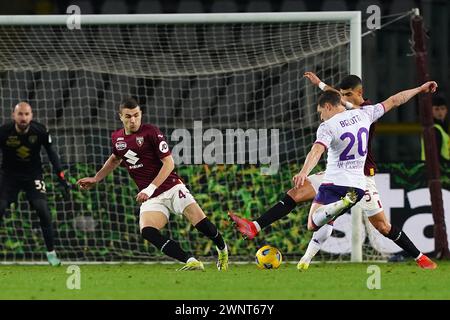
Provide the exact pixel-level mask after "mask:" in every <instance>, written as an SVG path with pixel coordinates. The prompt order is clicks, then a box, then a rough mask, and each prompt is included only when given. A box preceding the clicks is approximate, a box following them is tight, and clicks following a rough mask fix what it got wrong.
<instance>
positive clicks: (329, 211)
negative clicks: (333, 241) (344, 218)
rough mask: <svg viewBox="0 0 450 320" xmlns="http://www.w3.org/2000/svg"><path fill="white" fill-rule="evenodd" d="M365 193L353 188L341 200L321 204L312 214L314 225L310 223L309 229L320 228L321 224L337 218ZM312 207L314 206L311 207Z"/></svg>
mask: <svg viewBox="0 0 450 320" xmlns="http://www.w3.org/2000/svg"><path fill="white" fill-rule="evenodd" d="M362 195H363V193H361V194H358V193H357V192H356V191H355V190H354V189H351V190H349V191H348V192H347V194H346V195H345V196H344V197H342V198H341V200H338V201H335V202H332V203H328V204H326V205H321V206H320V207H318V208H317V209H315V210H314V211H315V212H314V214H313V215H312V218H311V222H312V224H313V225H312V226H311V225H310V224H308V229H310V230H318V228H320V227H321V226H323V225H325V224H327V223H328V222H330V221H333V220H335V219H336V218H337V217H338V216H340V215H341V214H342V213H344V212H345V211H347V210H348V209H349V208H351V207H352V206H353V205H354V204H355V203H356V202H357V201H358V200H359V199H360V198H361V197H362ZM311 208H312V207H311Z"/></svg>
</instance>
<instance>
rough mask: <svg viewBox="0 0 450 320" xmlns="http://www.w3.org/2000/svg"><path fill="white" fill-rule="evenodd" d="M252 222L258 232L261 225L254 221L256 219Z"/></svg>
mask: <svg viewBox="0 0 450 320" xmlns="http://www.w3.org/2000/svg"><path fill="white" fill-rule="evenodd" d="M253 224H254V225H255V227H256V230H258V232H260V231H261V226H260V225H259V223H258V222H256V221H253Z"/></svg>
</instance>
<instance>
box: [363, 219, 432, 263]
mask: <svg viewBox="0 0 450 320" xmlns="http://www.w3.org/2000/svg"><path fill="white" fill-rule="evenodd" d="M368 219H369V221H370V223H371V224H372V225H373V226H374V227H375V229H377V230H378V231H379V232H380V233H381V234H382V235H384V236H385V237H386V238H388V239H391V240H392V241H393V242H394V243H395V244H396V245H398V246H399V247H400V248H402V249H403V250H405V251H406V252H407V253H408V254H409V255H410V256H411V257H413V258H414V259H415V260H416V262H417V265H418V266H419V267H420V268H423V269H436V268H437V264H436V263H435V262H433V261H432V260H431V259H430V258H428V257H427V256H426V255H424V254H423V253H422V252H420V250H419V249H417V247H416V246H415V245H414V243H413V242H412V241H411V240H410V239H409V237H408V236H407V235H406V233H405V232H404V231H403V230H401V229H400V228H398V227H397V226H395V225H391V224H390V223H389V222H388V221H387V219H386V216H385V214H384V211H380V212H378V213H376V214H375V215H371V216H369V217H368Z"/></svg>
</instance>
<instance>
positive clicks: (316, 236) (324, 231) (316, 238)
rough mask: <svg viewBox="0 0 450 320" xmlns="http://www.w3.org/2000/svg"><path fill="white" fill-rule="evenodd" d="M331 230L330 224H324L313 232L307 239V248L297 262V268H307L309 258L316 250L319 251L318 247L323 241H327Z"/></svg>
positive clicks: (311, 257)
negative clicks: (308, 239)
mask: <svg viewBox="0 0 450 320" xmlns="http://www.w3.org/2000/svg"><path fill="white" fill-rule="evenodd" d="M332 231H333V226H332V225H330V224H326V225H323V226H322V227H321V228H320V229H319V230H317V231H315V232H314V233H313V236H312V238H311V240H310V241H309V244H308V248H307V249H306V252H305V254H304V255H303V257H302V258H301V259H300V261H299V262H298V264H297V269H298V270H307V269H308V268H309V264H310V263H311V260H312V259H313V258H314V256H315V255H316V254H317V252H319V250H320V248H321V247H322V244H323V243H324V242H325V241H327V239H328V238H329V237H330V236H331V232H332Z"/></svg>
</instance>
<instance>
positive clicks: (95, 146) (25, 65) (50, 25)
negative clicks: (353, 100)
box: [0, 13, 379, 262]
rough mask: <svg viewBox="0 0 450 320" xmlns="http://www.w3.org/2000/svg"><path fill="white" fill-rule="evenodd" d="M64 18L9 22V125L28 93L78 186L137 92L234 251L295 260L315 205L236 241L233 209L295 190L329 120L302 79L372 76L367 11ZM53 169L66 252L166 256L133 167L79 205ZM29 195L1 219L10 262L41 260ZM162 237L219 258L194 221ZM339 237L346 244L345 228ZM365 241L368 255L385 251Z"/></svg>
mask: <svg viewBox="0 0 450 320" xmlns="http://www.w3.org/2000/svg"><path fill="white" fill-rule="evenodd" d="M2 19H3V20H2ZM31 19H34V18H33V17H31ZM65 19H66V18H65V17H63V16H53V17H52V18H48V19H47V20H46V18H45V17H42V20H40V21H41V22H40V23H38V22H36V21H35V20H27V19H26V18H20V17H16V18H15V19H14V18H11V17H8V18H5V17H2V18H1V19H0V81H1V86H0V90H1V94H0V104H1V113H0V116H1V120H2V123H5V122H7V121H10V114H11V111H12V108H13V106H14V105H15V104H16V103H17V102H18V101H21V100H26V101H29V103H30V104H31V106H32V108H33V112H34V117H35V120H37V121H39V122H42V123H44V124H45V125H47V127H48V128H49V129H50V131H51V132H52V133H53V138H54V144H55V147H56V149H57V151H58V153H59V154H60V156H61V159H62V163H63V166H64V168H65V169H66V175H67V177H69V179H70V181H71V182H72V183H74V182H75V181H76V180H77V179H79V178H81V177H84V176H88V175H93V174H94V173H95V171H96V170H98V169H99V168H100V167H101V165H102V164H103V162H104V161H105V160H106V159H107V157H108V156H109V155H110V153H111V146H110V133H111V132H112V131H113V130H115V129H117V128H119V127H121V123H120V121H119V119H118V116H117V108H118V104H119V102H120V101H121V100H122V99H123V98H124V97H126V96H134V97H136V98H137V99H138V101H139V103H140V105H141V106H142V108H143V110H144V119H143V121H144V122H150V123H152V124H155V125H157V126H158V127H159V128H160V129H161V130H162V131H163V132H164V134H165V135H166V136H167V139H168V141H169V144H170V146H171V148H172V151H173V154H174V158H175V160H176V162H177V165H178V170H177V171H178V172H179V174H181V176H182V177H183V178H184V179H185V181H186V183H187V184H188V186H189V188H190V189H191V191H192V193H193V194H194V196H195V197H196V199H197V201H198V202H199V204H200V206H201V207H202V208H203V210H204V211H205V212H206V214H207V215H208V216H209V217H210V218H211V220H212V221H213V222H214V223H215V224H216V225H217V226H218V227H219V229H220V231H221V232H222V234H224V236H225V238H226V240H227V242H228V244H229V247H230V248H231V253H232V255H233V257H235V258H236V259H238V258H240V259H245V260H247V259H249V260H251V259H253V255H254V252H255V251H256V248H257V247H258V246H260V245H262V244H264V243H270V244H272V245H275V246H277V247H279V248H280V250H281V251H282V252H283V253H284V254H285V255H286V256H288V257H289V256H291V257H292V258H293V259H294V258H295V259H297V258H298V257H299V256H300V255H301V254H302V253H303V252H304V250H305V249H306V245H307V243H308V241H309V237H310V233H309V232H307V231H306V217H307V209H308V206H309V204H305V205H302V206H299V208H298V209H297V210H296V211H295V213H292V214H290V215H289V216H288V217H287V218H285V219H283V220H281V221H280V222H278V223H276V224H274V225H273V226H272V227H271V228H270V229H269V230H268V231H266V232H264V235H263V236H261V237H259V238H258V239H257V240H256V241H254V242H250V241H245V240H243V239H241V238H240V237H239V236H238V234H237V233H236V232H235V231H234V229H233V228H232V226H231V225H230V223H229V221H228V220H227V215H226V213H227V211H228V210H234V211H236V212H239V213H241V214H242V215H243V216H246V217H256V216H258V215H260V214H261V213H263V212H264V210H265V209H267V208H268V207H270V206H271V205H273V204H274V203H275V202H276V201H278V199H279V198H280V196H281V195H282V194H283V193H284V192H285V191H287V190H288V189H289V188H290V187H291V177H292V175H293V174H294V173H295V172H296V171H297V170H299V168H300V165H301V164H302V163H303V161H304V158H305V156H306V154H307V152H308V150H309V148H310V147H311V143H312V142H313V141H314V138H315V131H316V129H317V126H318V124H319V122H318V121H319V119H318V116H317V114H316V111H315V109H316V99H317V96H318V94H319V93H320V92H319V90H318V89H317V88H314V87H313V86H312V85H311V84H309V83H308V81H306V80H305V79H304V78H303V73H304V72H305V71H314V72H316V73H317V74H318V75H319V77H320V78H321V79H323V81H324V82H326V83H329V84H338V83H339V82H340V80H341V79H342V78H343V77H344V76H346V75H347V74H349V73H356V74H359V73H360V63H361V61H360V59H361V56H360V52H359V53H358V50H360V44H359V40H358V39H360V32H359V27H360V25H359V23H360V22H359V20H358V19H359V16H358V15H357V14H356V13H340V14H339V13H336V14H335V15H333V14H331V15H330V14H323V13H313V14H312V15H311V13H308V14H301V13H298V14H286V13H284V14H281V15H276V14H265V15H264V14H231V15H226V14H225V15H190V16H189V17H187V15H160V16H152V15H139V16H103V17H100V16H99V17H96V16H83V17H82V24H81V28H80V29H74V30H70V29H68V28H67V26H66V24H65ZM351 21H353V22H352V23H351ZM355 26H356V27H355ZM352 28H353V29H352ZM354 28H356V31H355V30H354ZM355 39H356V40H355ZM351 40H352V41H351ZM358 46H359V47H358ZM230 137H231V138H230ZM242 137H243V140H241V141H238V140H239V139H240V138H242ZM255 139H256V140H255ZM241 142H242V143H241ZM240 143H241V144H240ZM252 143H253V144H252ZM255 146H256V147H255ZM252 148H253V149H252ZM255 148H256V149H255ZM211 150H212V151H211ZM262 151H264V152H262ZM45 163H48V162H45ZM269 167H270V170H267V169H268V168H269ZM44 168H45V172H46V176H45V179H46V181H47V185H48V188H47V189H48V200H49V205H50V207H51V211H52V216H53V223H54V227H55V239H56V250H57V251H58V253H59V256H60V257H61V258H62V259H63V260H77V261H149V260H152V261H157V260H161V259H166V258H165V257H163V256H162V255H161V254H160V253H159V252H157V250H155V248H153V247H152V246H151V245H149V244H148V243H147V242H145V241H144V240H143V239H142V238H141V237H140V235H139V229H138V205H137V203H135V200H134V199H135V194H136V191H137V189H136V187H135V185H134V183H133V182H132V180H131V179H130V178H129V177H128V174H127V172H126V171H125V170H124V169H123V168H120V169H118V170H116V172H115V173H113V174H112V175H111V176H109V177H108V178H107V179H106V180H105V181H104V182H102V183H100V184H99V185H98V187H97V188H96V189H95V190H93V191H90V192H81V191H79V190H74V191H73V192H72V199H71V200H70V201H64V200H63V199H62V198H61V196H60V194H59V192H58V188H57V186H56V184H55V179H54V177H53V176H52V174H51V169H50V167H49V165H48V164H46V165H45V166H44ZM262 168H264V170H266V171H264V170H261V169H262ZM263 173H269V174H263ZM19 200H20V201H19V202H18V204H17V205H16V206H12V207H11V209H10V210H8V212H7V213H6V215H5V217H4V218H3V221H2V224H1V226H0V261H3V262H8V261H13V262H21V261H41V260H42V261H43V260H45V256H44V252H45V247H44V243H43V240H42V236H41V231H40V228H39V221H38V218H37V216H36V215H35V213H34V212H33V211H30V208H29V206H28V203H27V202H26V201H25V197H24V196H23V195H22V196H21V197H20V199H19ZM164 232H165V233H166V234H167V235H169V236H171V237H173V238H174V239H175V240H177V241H179V242H180V243H181V245H182V247H183V248H184V249H186V250H189V251H191V252H193V253H195V254H196V255H200V256H212V255H213V254H214V253H215V250H214V247H213V245H212V243H211V241H209V240H208V239H206V238H205V237H203V236H201V235H199V233H198V231H197V230H195V228H193V227H192V226H191V225H189V223H188V222H187V220H185V219H183V218H182V217H174V216H172V218H171V221H170V223H169V224H168V226H167V228H166V229H165V231H164ZM341 233H342V232H341ZM333 236H335V237H340V238H343V237H342V234H341V235H339V232H338V231H337V233H336V234H335V235H333ZM344 238H348V237H344ZM336 243H337V242H336ZM364 243H365V244H364V246H363V253H364V257H363V258H364V259H374V258H376V257H378V256H379V255H378V253H377V252H375V251H374V250H373V249H371V247H370V245H368V243H369V242H368V241H367V240H366V241H364ZM339 246H341V247H340V248H341V249H339V248H338V249H337V250H336V248H335V249H333V250H330V251H328V252H327V251H323V252H322V257H323V259H349V257H350V251H351V245H350V244H348V243H346V244H339Z"/></svg>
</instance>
